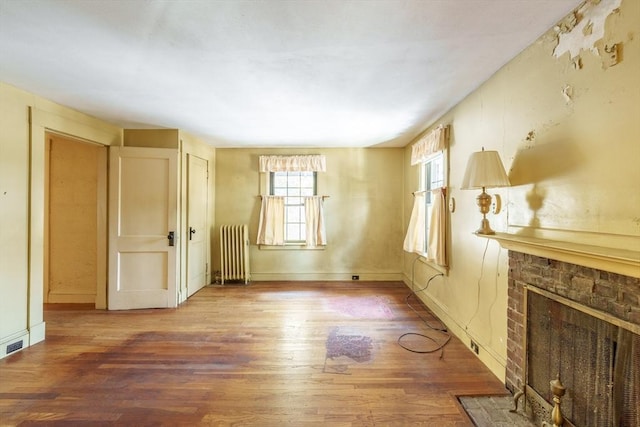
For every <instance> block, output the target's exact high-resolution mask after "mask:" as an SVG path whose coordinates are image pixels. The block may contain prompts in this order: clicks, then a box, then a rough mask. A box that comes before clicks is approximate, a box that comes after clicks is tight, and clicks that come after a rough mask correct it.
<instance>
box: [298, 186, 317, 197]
mask: <svg viewBox="0 0 640 427" xmlns="http://www.w3.org/2000/svg"><path fill="white" fill-rule="evenodd" d="M300 193H301V196H313V195H314V194H313V193H314V191H313V188H303V189H302V190H300Z"/></svg>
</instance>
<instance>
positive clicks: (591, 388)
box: [506, 250, 640, 427]
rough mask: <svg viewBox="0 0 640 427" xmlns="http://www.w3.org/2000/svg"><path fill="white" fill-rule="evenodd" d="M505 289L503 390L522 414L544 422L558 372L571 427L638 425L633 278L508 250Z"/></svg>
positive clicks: (637, 316)
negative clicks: (518, 398)
mask: <svg viewBox="0 0 640 427" xmlns="http://www.w3.org/2000/svg"><path fill="white" fill-rule="evenodd" d="M508 286H509V289H508V309H507V311H508V320H507V322H508V324H507V326H508V337H507V369H506V386H507V388H508V389H509V390H511V392H513V393H515V392H518V391H522V390H525V389H526V391H525V400H526V406H527V411H528V412H530V413H532V414H533V416H534V418H537V419H538V420H549V412H550V408H551V406H550V404H549V402H551V397H552V396H551V395H550V392H549V389H548V384H549V381H550V380H552V379H554V378H555V375H556V374H561V377H562V376H564V377H565V378H561V379H562V380H563V382H564V383H565V386H566V387H567V396H566V398H565V399H563V402H565V403H564V404H563V412H564V414H565V416H566V417H567V419H568V420H570V421H572V422H573V423H575V425H577V426H583V425H609V426H616V427H618V426H624V427H626V426H634V427H636V426H638V425H640V416H639V415H638V407H640V332H639V331H640V279H638V278H635V277H630V276H625V275H622V274H617V273H610V272H606V271H602V270H598V269H594V268H589V267H584V266H579V265H575V264H571V263H567V262H562V261H557V260H554V259H549V258H543V257H539V256H535V255H530V254H525V253H521V252H516V251H513V250H510V251H509V280H508ZM546 377H549V378H546ZM585 390H586V391H585ZM521 403H522V402H521ZM565 405H566V407H565ZM614 419H615V421H614ZM538 425H540V421H538ZM565 425H566V424H565ZM569 425H573V424H569Z"/></svg>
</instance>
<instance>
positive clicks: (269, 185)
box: [260, 171, 326, 250]
mask: <svg viewBox="0 0 640 427" xmlns="http://www.w3.org/2000/svg"><path fill="white" fill-rule="evenodd" d="M303 172H311V173H312V174H313V195H314V196H317V195H318V172H317V171H277V172H265V175H266V178H267V180H266V189H267V194H269V195H275V194H274V192H275V191H274V190H275V174H276V173H286V174H290V173H295V174H299V173H303ZM300 197H301V198H304V197H305V196H300ZM302 207H303V208H304V204H303V205H302ZM286 208H287V204H286V196H285V241H284V245H281V246H269V245H260V247H261V248H263V249H267V250H324V249H325V247H326V245H321V246H307V245H306V244H305V240H287V239H286V230H287V222H286V215H287V214H286ZM301 224H304V223H301Z"/></svg>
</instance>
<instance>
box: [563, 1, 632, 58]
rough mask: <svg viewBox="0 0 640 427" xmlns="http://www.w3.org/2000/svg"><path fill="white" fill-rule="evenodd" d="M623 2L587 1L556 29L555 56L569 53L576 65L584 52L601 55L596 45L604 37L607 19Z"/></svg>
mask: <svg viewBox="0 0 640 427" xmlns="http://www.w3.org/2000/svg"><path fill="white" fill-rule="evenodd" d="M621 2H622V0H600V1H596V0H592V1H587V2H586V3H585V4H584V5H583V6H582V7H581V8H580V9H579V10H578V11H577V12H575V13H572V14H570V15H569V16H568V17H567V18H565V19H564V20H563V21H562V22H560V23H559V24H558V25H557V26H556V27H555V30H556V32H558V45H557V46H556V48H555V49H554V50H553V55H554V56H555V57H556V58H559V57H561V56H562V55H564V54H565V53H566V52H569V53H570V55H571V59H572V60H573V61H574V63H575V61H576V58H578V57H579V55H580V53H581V52H582V51H583V50H590V51H592V52H593V53H595V54H596V55H598V54H600V52H598V48H597V47H596V43H597V42H598V41H599V40H601V39H602V38H603V37H604V26H605V21H606V19H607V17H608V16H609V15H611V14H612V13H614V12H617V10H618V8H619V7H620V3H621ZM576 68H580V67H576Z"/></svg>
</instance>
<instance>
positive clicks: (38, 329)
mask: <svg viewBox="0 0 640 427" xmlns="http://www.w3.org/2000/svg"><path fill="white" fill-rule="evenodd" d="M46 326H47V325H46V323H45V322H40V323H38V324H37V325H32V326H31V329H30V330H29V345H34V344H38V343H39V342H41V341H44V338H45V332H46Z"/></svg>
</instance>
